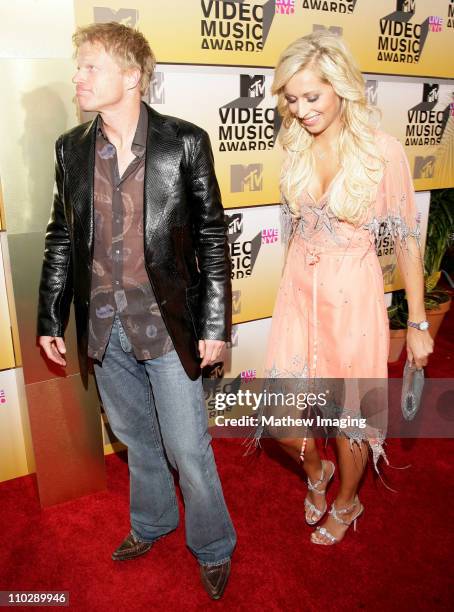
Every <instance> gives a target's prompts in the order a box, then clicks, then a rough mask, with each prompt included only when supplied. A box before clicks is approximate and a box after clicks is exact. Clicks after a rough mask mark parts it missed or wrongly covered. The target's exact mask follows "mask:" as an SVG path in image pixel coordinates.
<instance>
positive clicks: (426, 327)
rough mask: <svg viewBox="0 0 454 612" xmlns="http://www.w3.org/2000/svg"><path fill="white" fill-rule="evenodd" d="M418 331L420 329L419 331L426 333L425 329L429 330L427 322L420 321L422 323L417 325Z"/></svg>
mask: <svg viewBox="0 0 454 612" xmlns="http://www.w3.org/2000/svg"><path fill="white" fill-rule="evenodd" d="M419 329H420V330H421V331H426V329H429V321H422V322H421V323H420V324H419Z"/></svg>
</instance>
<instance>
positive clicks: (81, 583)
mask: <svg viewBox="0 0 454 612" xmlns="http://www.w3.org/2000/svg"><path fill="white" fill-rule="evenodd" d="M453 319H454V316H453V313H452V312H451V315H450V317H449V319H448V320H446V322H445V323H444V324H443V328H442V330H441V331H440V340H439V341H438V342H437V349H436V352H435V353H434V355H433V358H432V360H431V365H430V368H429V369H428V373H429V374H430V376H432V377H435V376H450V377H452V374H453V373H452V355H453V346H454V333H453V330H454V321H453ZM437 364H438V365H437ZM393 367H394V372H393V371H392V369H391V374H393V373H394V375H398V374H400V372H401V368H400V367H398V366H393ZM442 372H443V373H442ZM214 449H215V453H216V457H217V463H218V466H219V471H220V474H221V478H222V482H223V485H224V490H225V495H226V498H227V502H228V505H229V508H230V510H231V513H232V516H233V519H234V522H235V526H236V529H237V532H238V547H237V550H236V552H235V556H234V560H233V566H232V575H231V579H230V583H229V586H228V589H227V591H226V593H225V595H224V598H223V599H222V601H221V602H211V601H210V600H209V599H208V598H207V596H206V594H205V592H204V591H203V590H202V587H201V585H200V584H199V578H198V568H197V564H196V562H195V560H194V559H193V557H192V555H191V554H190V552H189V551H188V550H187V549H186V548H185V544H184V529H183V526H180V528H179V529H178V530H177V531H176V532H174V533H172V534H171V535H169V536H167V537H166V538H164V539H162V540H160V541H159V542H158V543H157V544H156V545H155V546H154V547H153V549H152V551H151V552H150V553H149V554H148V555H146V556H145V557H142V558H141V559H137V560H134V561H129V562H124V563H114V562H113V561H111V560H110V554H111V551H112V550H113V549H114V548H115V547H116V546H117V545H118V544H119V543H120V541H121V540H122V539H123V537H124V536H125V535H126V533H127V530H128V473H127V465H126V463H125V461H124V458H122V457H119V456H111V457H108V458H107V477H108V490H107V491H105V492H103V493H99V494H96V495H91V496H88V497H84V498H82V499H78V500H75V501H72V502H68V503H66V504H61V505H59V506H55V507H53V508H48V509H46V510H44V511H42V510H41V509H40V506H39V503H38V499H37V494H36V490H35V485H34V479H33V477H32V476H30V477H26V478H20V479H16V480H13V481H9V482H6V483H2V484H0V500H1V506H0V507H1V524H2V543H1V548H0V590H8V589H9V590H12V589H14V590H54V591H55V590H67V591H69V592H70V609H72V610H81V611H82V610H84V611H85V610H89V611H92V610H93V611H101V612H102V611H104V610H106V611H107V610H114V611H122V610H128V611H135V610H150V609H155V610H168V609H170V610H172V609H174V610H183V609H184V610H201V609H202V610H203V609H211V608H213V609H215V608H217V609H220V608H222V609H223V610H248V611H250V610H252V611H256V610H257V611H258V610H267V611H268V610H286V611H287V610H290V609H294V610H309V611H312V610H314V611H317V612H318V611H320V610H334V611H337V610H352V609H353V610H358V609H365V610H372V611H375V610H376V611H377V612H378V611H383V610H385V611H388V610H391V611H394V610H401V611H406V610H412V611H417V610H428V611H429V610H431V611H432V610H448V609H452V566H453V554H452V551H453V539H452V522H453V520H454V513H453V501H454V495H453V492H454V491H453V489H454V485H453V482H454V479H453V474H452V465H453V463H454V444H453V441H452V440H403V441H400V440H390V441H389V442H388V445H387V452H388V456H389V457H390V458H391V462H392V463H393V465H395V466H399V465H400V466H404V465H408V464H411V468H409V469H406V470H393V469H391V468H386V469H385V471H384V473H385V476H386V479H387V482H388V483H389V484H390V485H391V486H392V487H393V488H394V489H396V490H397V491H398V492H397V493H393V492H391V491H389V490H387V489H386V488H385V487H384V486H383V484H382V483H381V482H380V480H378V479H377V478H376V477H375V475H374V474H373V473H372V471H371V470H370V468H369V471H368V473H367V476H366V478H365V481H364V484H363V486H362V489H361V492H360V495H361V501H362V502H363V504H364V505H365V508H366V511H365V513H364V516H363V517H362V518H361V519H360V520H359V522H358V533H353V531H351V532H349V533H348V534H347V536H346V538H345V539H344V541H343V542H342V544H340V545H337V546H334V547H326V548H325V547H317V546H314V545H312V544H311V543H310V542H309V535H310V532H311V528H310V527H308V526H307V525H306V524H305V522H304V512H303V500H304V495H305V486H304V483H303V481H302V480H301V477H300V474H299V473H298V470H297V469H296V467H294V466H293V465H292V464H290V463H289V462H288V461H287V460H286V458H284V457H283V456H282V455H280V454H278V452H277V450H276V448H275V447H274V446H273V445H272V444H270V443H269V444H266V452H262V453H260V455H258V456H257V457H253V458H250V457H248V458H245V457H243V452H244V447H243V446H242V445H241V443H240V441H238V440H215V441H214ZM327 452H328V455H331V453H332V449H331V448H328V451H327ZM334 492H335V485H334V486H333V487H332V488H331V489H330V491H329V498H330V499H331V498H332V497H333V494H334ZM449 588H451V591H449V590H448V589H449ZM449 601H451V605H449Z"/></svg>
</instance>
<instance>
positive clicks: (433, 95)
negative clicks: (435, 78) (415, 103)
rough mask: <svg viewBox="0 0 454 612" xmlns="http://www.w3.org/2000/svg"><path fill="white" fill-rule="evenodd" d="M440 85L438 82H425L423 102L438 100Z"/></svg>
mask: <svg viewBox="0 0 454 612" xmlns="http://www.w3.org/2000/svg"><path fill="white" fill-rule="evenodd" d="M439 90H440V85H438V84H437V83H424V86H423V93H422V101H423V102H438V95H439Z"/></svg>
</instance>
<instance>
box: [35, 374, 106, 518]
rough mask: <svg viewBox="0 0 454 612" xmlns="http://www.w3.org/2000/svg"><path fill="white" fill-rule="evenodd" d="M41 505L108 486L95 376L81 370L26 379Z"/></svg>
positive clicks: (72, 497)
mask: <svg viewBox="0 0 454 612" xmlns="http://www.w3.org/2000/svg"><path fill="white" fill-rule="evenodd" d="M26 393H27V398H28V405H29V414H30V425H31V431H32V438H33V448H34V452H35V460H36V473H37V478H38V489H39V496H40V501H41V505H42V506H50V505H52V504H56V503H60V502H64V501H67V500H70V499H74V498H76V497H80V496H82V495H87V494H88V493H94V492H95V491H99V490H101V489H104V488H105V486H106V481H105V469H104V451H103V443H102V434H101V419H100V410H99V400H98V395H97V391H96V386H95V383H94V379H93V378H92V377H90V380H89V386H88V390H85V389H84V387H83V384H82V381H81V378H80V375H79V374H76V375H74V376H68V377H67V378H54V379H52V380H46V381H44V382H40V383H35V384H31V385H26Z"/></svg>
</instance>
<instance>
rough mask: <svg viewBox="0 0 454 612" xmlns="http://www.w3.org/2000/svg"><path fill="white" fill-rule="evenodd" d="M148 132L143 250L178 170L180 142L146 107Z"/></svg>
mask: <svg viewBox="0 0 454 612" xmlns="http://www.w3.org/2000/svg"><path fill="white" fill-rule="evenodd" d="M147 110H148V134H147V152H146V160H145V179H144V200H143V208H144V236H145V252H146V253H147V251H149V250H150V247H151V244H152V238H153V235H154V233H155V232H156V230H157V229H158V227H159V225H160V223H161V221H162V218H163V216H164V212H165V207H166V204H167V201H168V199H169V196H170V195H171V194H172V191H173V190H172V186H173V185H174V184H175V178H176V175H177V172H178V171H179V169H180V159H181V155H182V149H183V147H182V145H181V141H180V140H178V138H177V137H176V135H175V131H174V130H172V128H171V126H169V125H168V124H167V120H166V118H165V117H163V116H162V115H160V114H159V113H157V112H156V111H154V110H153V109H152V108H150V107H149V106H147Z"/></svg>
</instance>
